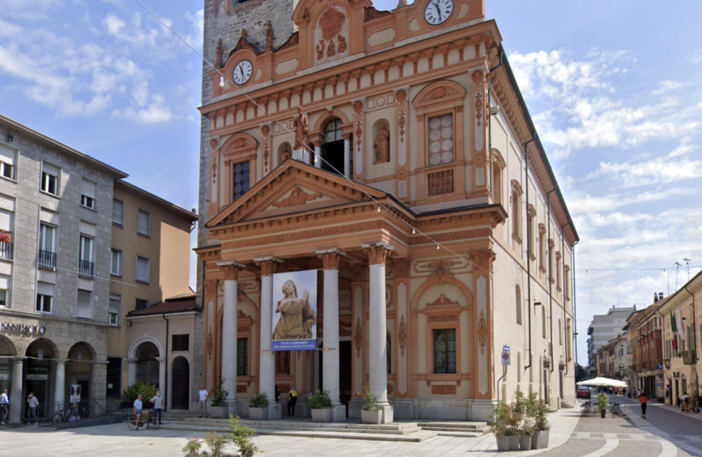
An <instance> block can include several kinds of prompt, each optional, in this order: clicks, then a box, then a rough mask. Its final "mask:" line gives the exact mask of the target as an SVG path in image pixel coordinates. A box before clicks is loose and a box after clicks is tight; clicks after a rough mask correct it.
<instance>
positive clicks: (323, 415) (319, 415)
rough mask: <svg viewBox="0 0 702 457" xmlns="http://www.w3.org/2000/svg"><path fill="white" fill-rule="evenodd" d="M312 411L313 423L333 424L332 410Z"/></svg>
mask: <svg viewBox="0 0 702 457" xmlns="http://www.w3.org/2000/svg"><path fill="white" fill-rule="evenodd" d="M311 411H312V422H331V419H332V410H331V408H327V409H313V410H311Z"/></svg>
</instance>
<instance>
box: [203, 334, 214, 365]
mask: <svg viewBox="0 0 702 457" xmlns="http://www.w3.org/2000/svg"><path fill="white" fill-rule="evenodd" d="M205 344H206V345H207V361H208V362H211V361H212V352H213V351H214V334H213V333H212V326H210V331H209V332H208V333H207V343H205Z"/></svg>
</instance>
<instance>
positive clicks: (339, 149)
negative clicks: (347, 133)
mask: <svg viewBox="0 0 702 457" xmlns="http://www.w3.org/2000/svg"><path fill="white" fill-rule="evenodd" d="M350 156H353V154H350ZM322 159H324V160H322V165H321V167H322V169H323V170H328V171H332V172H334V173H339V174H340V175H343V174H344V132H343V130H342V128H341V119H332V120H331V121H329V122H328V123H327V125H326V126H325V127H324V145H323V146H322ZM349 160H353V159H352V157H349ZM349 168H350V169H351V170H353V166H351V165H350V166H349Z"/></svg>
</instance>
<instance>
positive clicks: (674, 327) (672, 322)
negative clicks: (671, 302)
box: [670, 310, 678, 352]
mask: <svg viewBox="0 0 702 457" xmlns="http://www.w3.org/2000/svg"><path fill="white" fill-rule="evenodd" d="M670 331H671V332H673V349H675V351H676V352H677V350H678V326H677V324H676V323H675V315H674V314H673V311H672V310H671V311H670Z"/></svg>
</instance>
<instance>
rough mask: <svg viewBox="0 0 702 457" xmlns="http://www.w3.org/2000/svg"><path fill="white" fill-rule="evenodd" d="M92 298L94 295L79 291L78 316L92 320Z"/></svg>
mask: <svg viewBox="0 0 702 457" xmlns="http://www.w3.org/2000/svg"><path fill="white" fill-rule="evenodd" d="M91 296H92V294H91V293H90V292H87V291H84V290H79V291H78V312H77V314H76V316H78V317H84V318H87V319H90V318H91V317H92V316H91V312H90V311H91V308H92V307H91V306H90V305H91V303H90V301H91Z"/></svg>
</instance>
